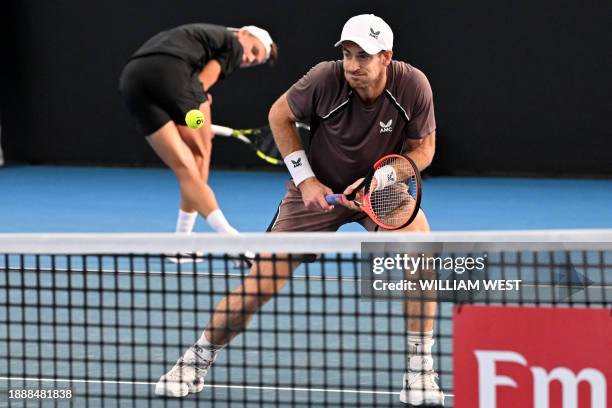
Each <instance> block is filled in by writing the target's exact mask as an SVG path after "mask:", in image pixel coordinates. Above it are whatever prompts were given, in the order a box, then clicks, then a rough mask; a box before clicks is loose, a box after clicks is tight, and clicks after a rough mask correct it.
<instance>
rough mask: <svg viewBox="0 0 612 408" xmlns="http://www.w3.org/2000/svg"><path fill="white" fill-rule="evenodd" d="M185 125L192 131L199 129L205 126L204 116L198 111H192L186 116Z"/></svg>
mask: <svg viewBox="0 0 612 408" xmlns="http://www.w3.org/2000/svg"><path fill="white" fill-rule="evenodd" d="M185 123H186V124H187V126H189V127H190V128H191V129H199V128H201V127H202V125H203V124H204V114H203V113H202V112H200V111H199V110H197V109H192V110H190V111H189V112H187V115H185Z"/></svg>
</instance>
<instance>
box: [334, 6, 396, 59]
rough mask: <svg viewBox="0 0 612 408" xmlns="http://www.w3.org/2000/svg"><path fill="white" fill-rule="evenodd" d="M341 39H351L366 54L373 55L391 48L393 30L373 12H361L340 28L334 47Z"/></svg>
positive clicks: (340, 42)
mask: <svg viewBox="0 0 612 408" xmlns="http://www.w3.org/2000/svg"><path fill="white" fill-rule="evenodd" d="M343 41H352V42H354V43H355V44H357V45H359V46H360V47H361V48H363V50H364V51H365V52H367V53H368V54H371V55H374V54H377V53H379V52H380V51H387V50H391V49H393V31H391V27H389V24H387V23H385V21H384V20H383V19H382V18H380V17H378V16H375V15H374V14H361V15H358V16H355V17H351V18H349V19H348V21H347V22H346V23H345V24H344V27H343V28H342V35H341V36H340V41H338V42H337V43H336V44H334V47H337V46H339V45H340V44H342V42H343Z"/></svg>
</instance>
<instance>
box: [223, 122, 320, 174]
mask: <svg viewBox="0 0 612 408" xmlns="http://www.w3.org/2000/svg"><path fill="white" fill-rule="evenodd" d="M295 127H296V128H297V130H298V133H299V134H300V139H301V140H302V146H304V147H306V146H308V141H309V138H310V126H308V125H307V124H305V123H300V122H296V124H295ZM212 130H213V133H214V134H215V135H217V136H225V137H233V138H235V139H237V140H240V141H241V142H242V143H245V144H247V145H248V146H249V147H250V148H251V149H253V150H254V151H255V153H256V154H257V156H259V158H260V159H262V160H265V161H266V162H268V163H270V164H273V165H275V166H279V165H284V164H285V163H284V162H283V157H282V156H281V154H280V152H279V151H278V147H277V146H276V142H274V137H273V136H272V131H271V130H270V127H269V126H263V127H259V128H254V129H232V128H230V127H226V126H219V125H212Z"/></svg>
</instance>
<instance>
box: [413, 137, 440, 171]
mask: <svg viewBox="0 0 612 408" xmlns="http://www.w3.org/2000/svg"><path fill="white" fill-rule="evenodd" d="M409 145H410V150H409V151H408V152H407V153H406V156H408V157H409V158H410V159H412V161H413V162H414V163H415V164H416V165H417V168H418V169H419V171H423V170H424V169H426V168H427V167H429V165H430V164H431V162H432V161H433V157H434V154H435V152H436V132H435V131H434V132H432V133H430V134H429V135H427V136H425V137H424V138H423V139H420V140H418V141H411V142H409Z"/></svg>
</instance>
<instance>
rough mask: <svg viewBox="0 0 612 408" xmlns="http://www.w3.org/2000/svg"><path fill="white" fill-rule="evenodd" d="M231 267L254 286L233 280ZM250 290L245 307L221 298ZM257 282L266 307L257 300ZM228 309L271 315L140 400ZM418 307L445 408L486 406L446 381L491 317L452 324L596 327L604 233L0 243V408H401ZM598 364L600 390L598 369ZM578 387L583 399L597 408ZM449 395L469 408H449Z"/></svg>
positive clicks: (101, 237)
mask: <svg viewBox="0 0 612 408" xmlns="http://www.w3.org/2000/svg"><path fill="white" fill-rule="evenodd" d="M250 253H253V254H255V255H254V257H252V256H250V257H249V258H248V259H247V258H246V257H245V256H243V255H240V254H250ZM430 261H431V263H429V262H430ZM248 263H252V264H253V271H256V272H257V273H258V276H259V278H258V279H255V278H253V277H252V276H253V275H251V277H249V272H250V269H249V267H248V265H247V264H248ZM297 263H300V266H298V267H297V269H295V271H294V272H293V273H292V274H291V276H290V278H288V279H287V282H286V284H285V280H284V277H285V276H288V273H287V270H288V267H289V265H290V264H297ZM480 266H482V267H480ZM424 271H425V272H427V273H425V274H424V273H422V272H424ZM415 272H416V273H415ZM423 281H425V282H437V283H436V285H438V286H437V287H436V288H437V290H434V289H432V287H428V286H425V287H422V286H421V287H420V288H421V290H413V288H412V289H411V288H410V285H411V283H412V284H414V285H421V284H422V283H421V282H423ZM249 282H250V283H251V284H253V282H255V283H254V285H255V286H252V285H251V286H249V287H251V288H252V287H255V288H257V289H256V291H255V292H249V291H246V292H245V291H243V292H241V293H240V294H239V295H236V293H237V292H236V288H239V287H241V285H244V286H243V287H247V286H248V285H249ZM270 282H272V285H273V286H272V287H273V288H274V289H273V290H272V292H275V293H274V294H272V293H267V292H266V289H265V288H270V285H269V283H270ZM474 282H476V283H474ZM486 282H489V283H488V284H486ZM477 284H478V286H476V285H477ZM426 285H427V284H426ZM417 289H418V286H417ZM232 291H234V292H233V293H234V296H235V299H237V303H236V302H235V303H234V305H235V306H234V307H235V308H236V307H237V308H238V309H232V310H239V312H237V313H239V314H240V313H242V314H243V315H244V308H245V307H246V306H245V304H253V303H257V302H259V303H264V302H263V300H264V299H263V298H264V297H270V298H271V299H270V301H268V302H266V303H265V304H264V305H263V306H262V307H261V309H260V310H259V311H258V312H257V313H255V314H254V316H253V319H252V320H251V321H250V323H249V324H248V327H247V328H246V329H245V330H244V331H243V332H242V333H241V334H239V335H237V336H236V337H235V338H234V339H233V340H232V341H231V342H230V343H229V345H228V346H227V347H225V348H223V350H221V351H220V352H219V354H218V357H217V359H216V361H215V362H214V364H213V365H212V367H211V369H210V370H209V372H208V374H207V375H206V379H205V386H204V389H203V390H202V391H201V392H199V393H197V394H189V395H188V396H186V397H184V398H171V397H159V396H156V394H155V390H156V384H157V382H158V380H159V378H160V377H161V376H162V375H163V374H164V373H166V372H167V371H168V370H170V368H172V366H173V365H174V364H175V363H176V361H177V359H178V357H180V356H181V355H183V353H185V351H186V350H187V349H188V348H189V347H190V346H191V345H192V344H193V343H194V342H195V341H196V340H197V339H198V338H199V337H200V336H201V334H202V331H203V329H204V328H205V327H206V326H207V324H208V322H209V320H210V318H211V316H212V314H213V312H214V311H215V309H216V308H217V311H219V310H221V309H222V314H223V310H224V311H225V312H224V313H225V314H226V315H227V314H229V313H230V312H228V311H227V310H228V309H227V308H225V309H224V308H223V307H221V306H219V302H220V301H221V300H222V299H223V298H224V297H225V296H226V295H228V294H230V293H232ZM254 293H255V296H251V295H253V294H254ZM266 295H269V296H266ZM423 300H427V301H435V302H436V303H437V311H436V317H435V319H434V323H433V332H434V333H433V338H434V340H435V342H434V345H433V349H432V350H431V355H432V356H433V361H434V366H433V369H434V370H435V373H436V374H437V376H439V379H436V382H437V383H438V384H439V385H440V388H441V389H442V390H443V391H444V393H445V394H446V403H445V406H459V405H461V406H478V403H477V402H476V401H479V399H480V404H481V405H480V406H485V405H482V404H483V398H486V396H483V395H484V394H482V392H481V393H480V395H479V394H478V392H476V393H475V394H474V395H470V394H469V390H470V389H471V388H470V385H469V384H467V385H466V384H465V382H466V381H467V380H466V378H468V373H470V372H471V371H469V369H468V368H462V370H465V372H463V371H462V372H457V370H456V369H455V368H456V367H455V366H456V365H458V364H460V365H461V367H469V366H470V364H478V363H479V362H480V363H482V361H480V360H478V361H477V360H476V359H475V358H472V359H463V360H458V359H457V358H458V357H460V356H457V355H456V354H457V353H453V349H454V348H457V347H462V350H463V349H464V348H465V347H467V346H466V343H465V340H466V333H467V336H468V337H469V335H470V333H471V339H472V340H474V339H476V340H477V339H478V338H481V337H483V336H482V335H481V333H483V332H475V331H474V330H485V331H486V329H487V327H489V326H490V327H492V328H491V330H492V331H493V330H495V329H494V323H495V322H496V321H498V320H499V319H500V318H501V317H495V315H493V317H489V320H486V319H485V320H484V321H483V319H484V318H482V317H479V316H480V315H477V319H476V322H477V323H478V322H481V323H482V324H484V326H483V327H484V329H482V328H480V329H479V328H478V327H474V326H469V325H468V323H464V322H463V320H462V319H467V318H468V317H469V316H472V314H473V313H485V314H483V316H486V313H493V314H494V313H500V315H499V316H504V315H503V313H505V312H508V311H512V312H513V313H516V316H519V315H522V314H521V313H527V314H528V315H529V314H536V313H537V311H544V312H561V313H565V312H572V311H593V312H601V311H603V312H605V313H607V317H608V319H609V316H610V313H609V312H610V307H611V304H612V231H610V230H599V231H598V230H591V231H534V232H489V233H487V232H470V233H432V234H427V235H422V234H365V233H363V234H362V233H339V234H301V233H300V234H243V235H240V236H220V235H211V234H193V235H189V236H177V235H170V234H3V235H0V389H1V390H2V396H1V398H2V399H1V400H0V404H6V403H8V404H9V405H10V406H37V405H41V406H47V405H58V404H59V405H62V404H72V406H123V405H125V406H143V407H145V406H146V407H150V406H196V405H197V404H199V403H208V404H210V405H211V406H215V407H217V406H219V407H223V406H246V405H248V406H307V405H321V404H323V405H332V406H333V405H337V406H346V405H350V406H353V405H363V406H393V405H401V403H400V401H399V394H400V390H402V388H403V386H404V377H403V376H404V374H405V373H406V372H407V371H408V370H409V367H408V358H409V352H410V350H409V348H410V346H409V344H408V341H407V328H406V315H407V312H406V310H407V309H409V310H412V311H411V312H410V313H413V314H414V312H413V311H414V310H415V309H410V308H407V307H406V304H407V302H413V303H419V302H421V303H422V302H423ZM259 303H258V304H259ZM236 305H238V306H236ZM421 317H422V316H409V318H411V319H417V320H418V319H420V318H421ZM570 317H571V316H570ZM570 317H567V318H566V317H564V316H561V317H560V318H561V319H565V321H569V320H571V319H570ZM553 318H557V317H556V316H553V317H550V316H548V317H543V319H545V320H542V321H541V322H549V321H552V320H550V319H553ZM546 319H549V320H546ZM419 321H422V319H421V320H419ZM525 321H527V319H526V320H525ZM472 323H473V322H472ZM472 323H470V324H472ZM534 324H536V327H537V325H538V322H537V321H536V322H535V323H534ZM542 324H543V323H542ZM542 324H540V325H542ZM459 325H462V326H459ZM589 325H590V326H589ZM594 325H595V323H593V321H591V320H588V319H587V320H584V318H583V326H582V329H584V330H585V331H587V332H589V330H590V331H594V332H596V333H600V334H599V335H598V337H599V340H602V339H605V338H607V339H609V338H611V336H612V331H611V326H610V319H609V320H608V323H607V324H604V325H603V326H601V327H600V326H598V327H593V326H594ZM209 327H210V326H209ZM228 327H229V325H227V326H224V329H227V330H229V329H228ZM232 327H234V326H232ZM213 329H215V328H214V325H213ZM424 329H425V328H424ZM411 330H412V329H411ZM459 330H461V331H460V334H461V336H454V334H457V333H459ZM551 330H552V329H551ZM486 336H488V334H487V335H486ZM517 336H518V334H517ZM532 336H535V334H533V333H532ZM454 337H460V338H459V339H458V338H454ZM492 337H493V336H491V338H492ZM574 339H575V337H574V336H573V335H568V337H567V338H566V339H564V338H559V339H558V341H561V342H562V341H570V340H574ZM468 340H470V339H468ZM506 340H507V339H506ZM532 340H533V341H535V342H537V341H539V340H537V338H535V337H534V338H532ZM599 340H597V339H594V341H595V342H597V341H599ZM458 341H461V342H460V343H457V342H458ZM516 341H517V342H519V341H520V340H518V339H517V340H516ZM542 341H546V340H542ZM602 341H604V340H602ZM608 341H609V340H608ZM544 346H546V344H544ZM492 347H493V348H494V346H493V345H489V349H492ZM477 348H478V347H477ZM515 351H516V350H515ZM608 353H609V349H608ZM467 354H469V353H467V352H466V355H467ZM608 356H609V354H608ZM553 357H554V356H553ZM604 360H605V359H604ZM608 360H609V359H608ZM559 364H560V365H563V364H564V362H563V361H560V362H559ZM602 364H608V366H607V371H604V372H607V373H608V374H606V375H608V376H609V373H610V372H611V370H610V366H609V364H610V361H607V362H606V361H604V362H603V363H602ZM454 367H455V368H454ZM579 368H580V367H578V368H575V370H578V369H579ZM481 369H482V367H481ZM603 370H605V367H604V369H603ZM600 371H601V370H600ZM575 372H578V371H575ZM477 374H478V372H476V377H477ZM498 374H499V373H498ZM499 375H501V374H499ZM551 375H552V374H551ZM458 376H461V377H458ZM458 378H461V381H458ZM500 378H501V377H500ZM474 381H475V382H476V384H477V385H479V386H480V387H481V388H482V387H484V386H485V385H484V383H483V382H482V379H481V380H478V379H476V380H474ZM478 381H481V382H478ZM607 381H608V382H610V381H612V380H611V379H610V378H607ZM459 382H461V384H460V385H461V390H462V391H460V390H459V388H458V387H459ZM593 384H595V382H593ZM593 384H592V387H591V388H592V392H593V394H594V395H595V394H597V393H601V392H602V391H601V389H600V388H598V387H596V386H595V385H593ZM608 387H609V386H608ZM481 391H482V389H481ZM502 391H503V392H505V393H510V392H511V391H512V387H505V388H504V387H501V386H499V387H498V395H501V393H502ZM557 391H558V394H559V395H561V391H560V390H558V389H553V390H552V391H551V393H553V394H554V393H555V392H557ZM459 392H462V393H463V396H462V397H461V398H462V399H461V401H472V403H470V404H468V405H466V404H465V403H461V404H460V403H459V402H458V401H459V400H458V399H456V398H454V396H455V394H456V393H459ZM603 392H604V394H605V392H606V391H605V388H604V391H603ZM581 393H582V394H585V391H584V390H581ZM582 394H581V395H580V398H583V397H584V395H582ZM508 395H509V394H503V396H504V397H505V398H508ZM530 398H531V397H530ZM550 398H552V399H553V400H554V399H555V398H561V397H559V396H558V395H556V394H555V395H551V396H550ZM577 398H578V397H577ZM584 398H586V397H584ZM603 398H606V395H603ZM510 399H511V398H510ZM531 399H532V398H531ZM581 401H582V400H581ZM454 404H456V405H454ZM498 406H504V405H502V404H499V405H498ZM513 406H519V405H513ZM521 406H522V405H521ZM524 406H527V405H524ZM551 406H552V405H551ZM593 406H595V405H593Z"/></svg>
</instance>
